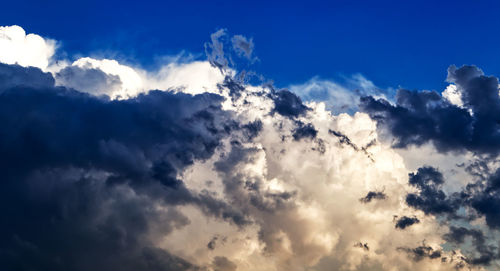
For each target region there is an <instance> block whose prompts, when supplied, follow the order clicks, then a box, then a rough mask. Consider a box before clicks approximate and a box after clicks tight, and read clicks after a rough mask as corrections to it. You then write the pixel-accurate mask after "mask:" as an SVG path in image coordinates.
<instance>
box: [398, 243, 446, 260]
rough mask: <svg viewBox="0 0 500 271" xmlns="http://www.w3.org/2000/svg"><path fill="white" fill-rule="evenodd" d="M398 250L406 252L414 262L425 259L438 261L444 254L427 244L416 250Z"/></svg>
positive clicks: (402, 248) (406, 248) (403, 248)
mask: <svg viewBox="0 0 500 271" xmlns="http://www.w3.org/2000/svg"><path fill="white" fill-rule="evenodd" d="M398 250H400V251H404V252H406V253H407V254H408V256H409V257H410V258H412V259H413V260H414V261H421V260H423V259H425V258H429V259H438V258H441V254H442V252H441V250H435V249H434V248H432V247H430V246H427V245H425V244H422V245H421V246H418V247H415V248H408V247H401V248H398Z"/></svg>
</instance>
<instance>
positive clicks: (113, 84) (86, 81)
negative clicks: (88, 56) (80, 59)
mask: <svg viewBox="0 0 500 271" xmlns="http://www.w3.org/2000/svg"><path fill="white" fill-rule="evenodd" d="M55 77H56V80H57V82H58V84H61V85H63V86H66V87H69V88H74V89H78V90H80V91H83V92H87V93H91V94H94V95H95V94H101V93H106V94H108V95H109V94H111V93H112V92H113V91H115V90H118V89H119V88H121V85H122V82H121V81H120V78H119V77H118V76H116V75H109V74H106V73H104V72H103V71H101V70H99V69H93V68H88V69H87V68H81V67H78V66H68V67H65V68H64V69H62V70H60V71H59V72H58V73H56V75H55Z"/></svg>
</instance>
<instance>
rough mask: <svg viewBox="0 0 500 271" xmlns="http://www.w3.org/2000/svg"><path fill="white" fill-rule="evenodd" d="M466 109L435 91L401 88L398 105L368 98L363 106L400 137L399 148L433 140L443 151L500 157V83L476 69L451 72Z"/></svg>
mask: <svg viewBox="0 0 500 271" xmlns="http://www.w3.org/2000/svg"><path fill="white" fill-rule="evenodd" d="M448 81H450V82H452V83H455V84H456V86H457V90H458V91H459V93H460V94H461V96H462V100H463V103H464V108H461V107H458V106H456V105H453V104H450V103H449V102H448V101H447V100H445V99H444V98H442V97H441V95H440V94H438V93H437V92H434V91H409V90H404V89H401V90H399V91H398V93H397V95H396V104H395V105H392V104H390V103H389V102H388V101H386V100H383V99H378V100H376V99H374V98H373V97H364V98H362V99H361V108H362V110H364V111H365V112H367V113H368V114H370V116H371V117H372V118H374V119H376V120H378V124H379V125H380V126H383V127H385V128H387V129H388V130H389V131H390V132H391V134H392V135H393V136H394V138H395V139H396V141H395V144H394V145H395V146H396V147H406V146H408V145H421V144H424V143H426V142H432V143H433V144H434V145H435V146H436V148H437V149H438V150H440V151H443V152H448V151H464V150H469V151H473V152H477V153H482V154H491V155H496V154H498V152H499V150H500V132H499V123H500V117H499V116H500V114H499V112H500V98H499V95H498V79H497V78H496V77H493V76H485V75H483V73H482V71H481V70H479V69H478V68H477V67H474V66H463V67H461V68H458V69H457V68H456V67H454V66H452V67H450V68H449V69H448Z"/></svg>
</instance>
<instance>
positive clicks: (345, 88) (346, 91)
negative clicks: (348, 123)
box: [288, 74, 392, 114]
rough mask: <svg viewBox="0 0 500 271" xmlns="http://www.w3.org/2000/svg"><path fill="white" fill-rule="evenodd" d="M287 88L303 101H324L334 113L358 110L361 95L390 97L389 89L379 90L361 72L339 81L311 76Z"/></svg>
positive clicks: (351, 112)
mask: <svg viewBox="0 0 500 271" xmlns="http://www.w3.org/2000/svg"><path fill="white" fill-rule="evenodd" d="M288 88H289V89H290V91H292V92H293V93H295V94H297V95H298V96H299V97H301V98H302V99H303V100H304V101H316V102H324V103H325V104H326V108H327V109H328V110H330V111H332V112H333V113H334V114H340V113H349V114H353V113H355V112H357V111H359V109H358V105H359V99H360V98H361V97H364V96H374V97H379V98H386V97H391V92H392V90H390V89H389V90H381V89H380V88H378V87H377V86H375V85H374V84H373V82H371V81H370V80H368V79H366V78H365V77H364V76H362V75H361V74H355V75H353V76H352V77H348V78H344V80H342V81H339V82H338V81H333V80H326V79H322V78H319V77H313V78H311V79H309V80H308V81H307V82H305V83H302V84H294V85H290V86H289V87H288ZM386 99H387V98H386Z"/></svg>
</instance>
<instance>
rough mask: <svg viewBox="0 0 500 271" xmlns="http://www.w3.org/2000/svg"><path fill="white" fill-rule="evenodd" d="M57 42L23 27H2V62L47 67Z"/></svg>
mask: <svg viewBox="0 0 500 271" xmlns="http://www.w3.org/2000/svg"><path fill="white" fill-rule="evenodd" d="M55 49H56V43H55V42H54V41H53V40H50V39H44V38H42V37H40V36H39V35H36V34H28V35H26V32H25V31H24V29H23V28H21V27H19V26H17V25H14V26H2V27H0V62H2V63H7V64H19V65H21V66H23V67H28V66H33V67H37V68H40V69H42V70H45V69H47V67H48V66H49V64H50V60H51V58H52V56H53V55H54V53H55Z"/></svg>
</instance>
